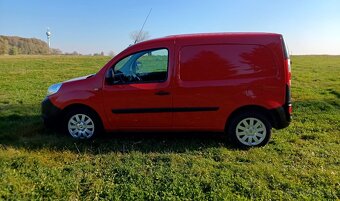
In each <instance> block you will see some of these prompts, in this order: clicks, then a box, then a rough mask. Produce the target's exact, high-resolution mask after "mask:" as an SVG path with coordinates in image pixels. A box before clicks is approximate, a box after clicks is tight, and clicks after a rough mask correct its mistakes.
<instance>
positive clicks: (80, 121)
mask: <svg viewBox="0 0 340 201" xmlns="http://www.w3.org/2000/svg"><path fill="white" fill-rule="evenodd" d="M100 125H101V124H100V122H99V120H98V118H97V117H96V115H94V114H93V112H92V111H90V110H88V109H85V108H84V109H74V110H72V111H70V112H68V113H67V114H66V115H65V119H64V130H65V133H68V134H69V135H71V136H72V137H73V138H75V139H91V138H93V137H94V136H96V135H97V134H98V133H99V132H101V130H102V129H101V126H100Z"/></svg>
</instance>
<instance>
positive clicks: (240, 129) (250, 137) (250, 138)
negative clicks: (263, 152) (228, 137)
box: [236, 117, 267, 146]
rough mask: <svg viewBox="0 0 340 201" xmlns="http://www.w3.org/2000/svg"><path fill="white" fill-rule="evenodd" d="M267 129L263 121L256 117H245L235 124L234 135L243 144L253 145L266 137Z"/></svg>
mask: <svg viewBox="0 0 340 201" xmlns="http://www.w3.org/2000/svg"><path fill="white" fill-rule="evenodd" d="M266 134H267V130H266V126H265V125H264V123H263V122H262V121H261V120H259V119H257V118H252V117H250V118H246V119H243V120H242V121H240V122H239V123H238V124H237V126H236V137H237V139H238V140H239V141H240V142H241V143H242V144H244V145H247V146H255V145H258V144H260V143H261V142H262V141H263V140H264V139H265V138H266Z"/></svg>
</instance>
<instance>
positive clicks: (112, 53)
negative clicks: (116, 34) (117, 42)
mask: <svg viewBox="0 0 340 201" xmlns="http://www.w3.org/2000/svg"><path fill="white" fill-rule="evenodd" d="M108 55H109V56H110V57H114V56H116V54H115V52H114V51H112V50H111V51H110V52H109V53H108Z"/></svg>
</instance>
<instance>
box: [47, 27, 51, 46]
mask: <svg viewBox="0 0 340 201" xmlns="http://www.w3.org/2000/svg"><path fill="white" fill-rule="evenodd" d="M51 34H52V33H51V32H50V28H47V31H46V36H47V42H48V48H50V47H51V40H50V39H51Z"/></svg>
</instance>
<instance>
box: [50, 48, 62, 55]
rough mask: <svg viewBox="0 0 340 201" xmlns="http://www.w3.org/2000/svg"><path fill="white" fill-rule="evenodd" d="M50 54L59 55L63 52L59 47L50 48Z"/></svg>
mask: <svg viewBox="0 0 340 201" xmlns="http://www.w3.org/2000/svg"><path fill="white" fill-rule="evenodd" d="M51 54H54V55H60V54H63V52H62V51H61V50H59V49H55V48H53V49H51Z"/></svg>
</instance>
